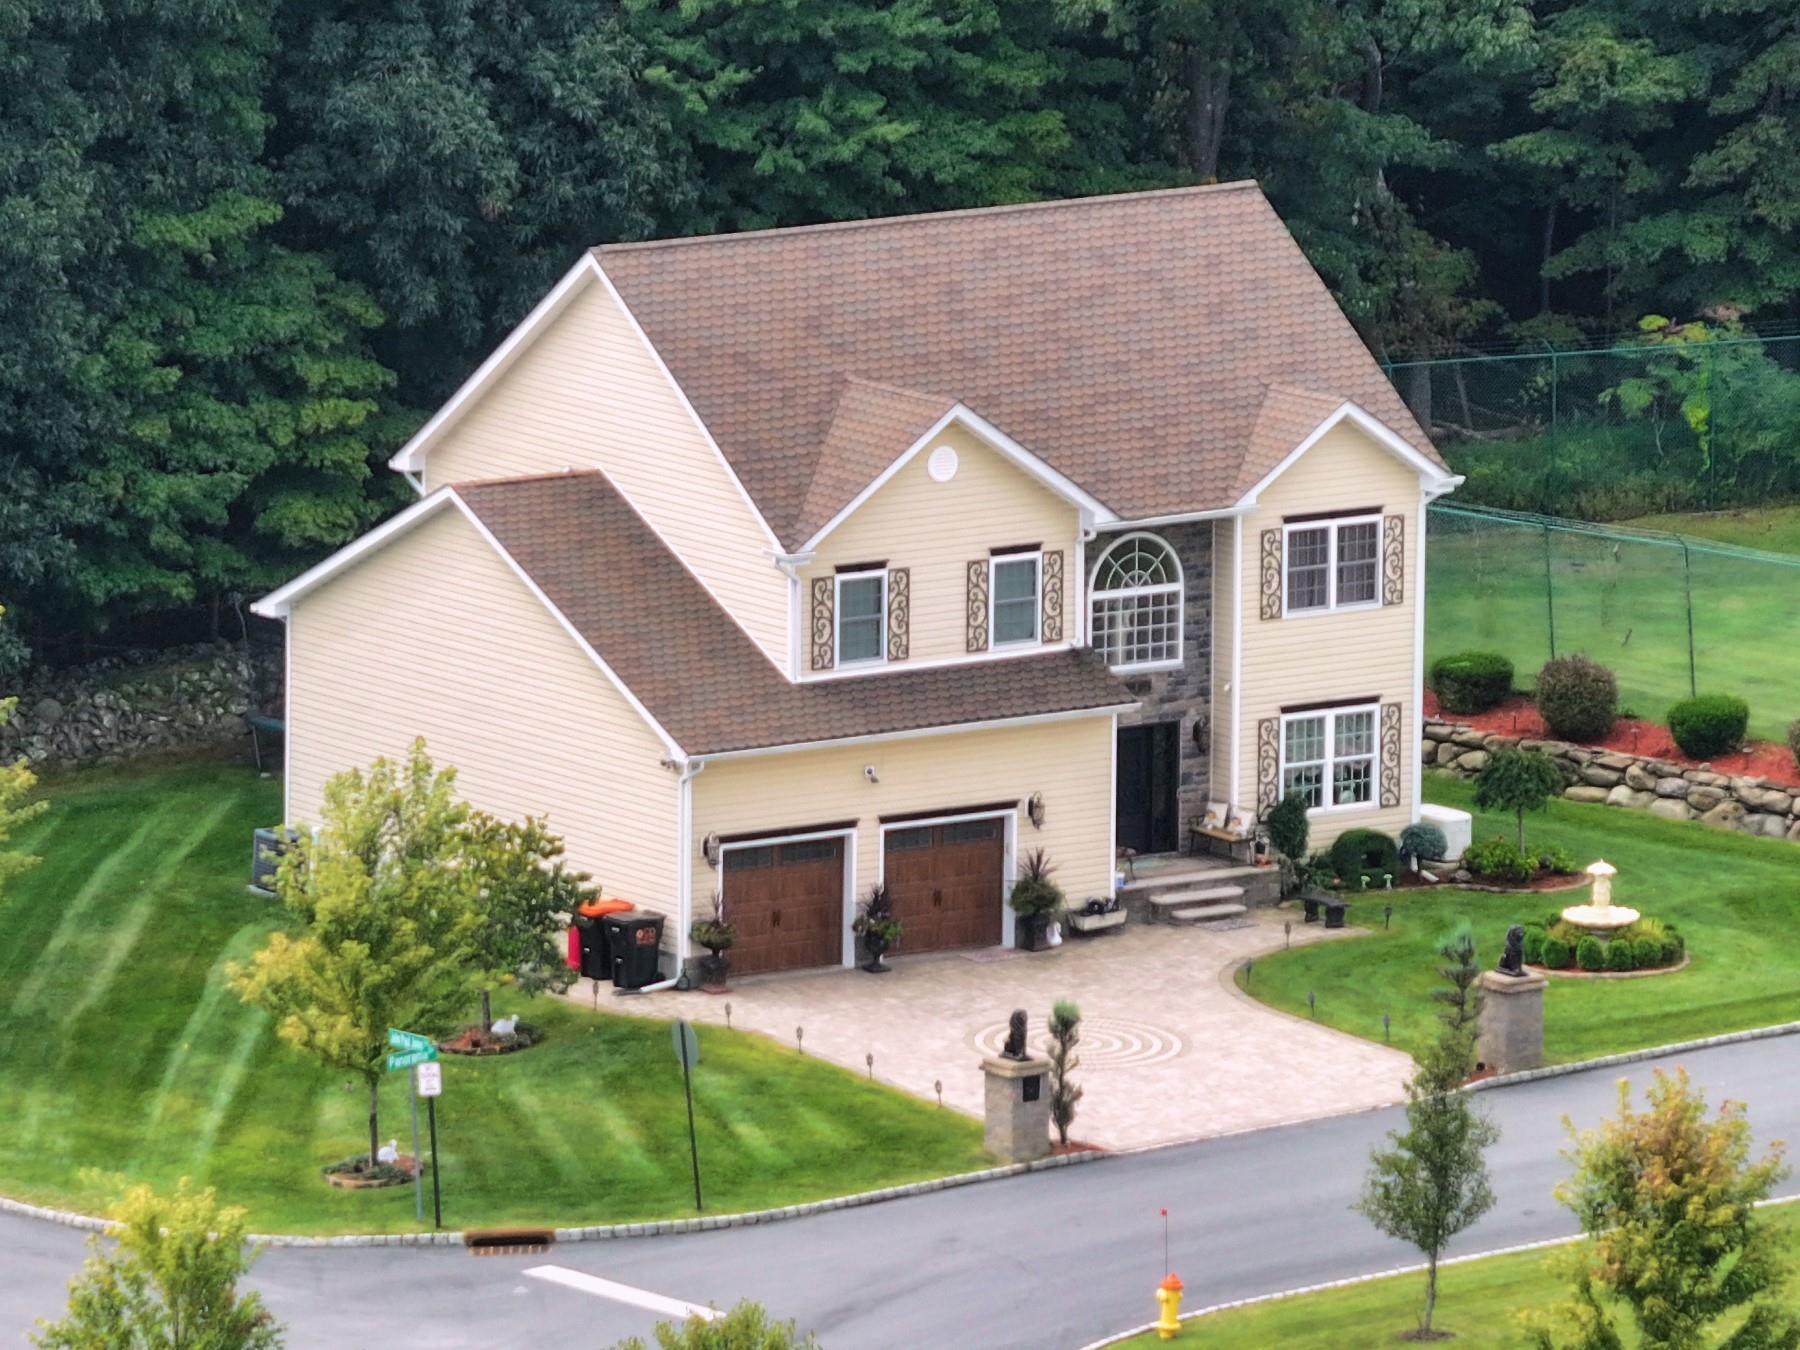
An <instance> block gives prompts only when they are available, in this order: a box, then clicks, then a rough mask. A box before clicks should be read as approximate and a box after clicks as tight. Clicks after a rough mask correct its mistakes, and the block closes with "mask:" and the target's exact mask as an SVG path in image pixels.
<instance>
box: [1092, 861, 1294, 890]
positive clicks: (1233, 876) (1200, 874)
mask: <svg viewBox="0 0 1800 1350" xmlns="http://www.w3.org/2000/svg"><path fill="white" fill-rule="evenodd" d="M1268 870H1269V869H1268V868H1266V867H1190V868H1185V869H1183V870H1182V871H1179V872H1177V871H1173V870H1171V871H1167V872H1153V873H1151V874H1150V875H1149V876H1143V877H1138V878H1136V879H1135V880H1132V881H1127V882H1126V883H1125V884H1124V885H1123V886H1121V887H1120V888H1119V890H1120V892H1121V893H1122V894H1126V895H1139V894H1142V893H1143V892H1145V891H1171V890H1173V891H1178V890H1184V889H1187V888H1189V887H1193V886H1214V885H1217V884H1218V883H1219V882H1221V881H1236V880H1237V879H1238V878H1240V877H1248V876H1255V875H1257V874H1258V873H1262V872H1266V871H1268Z"/></svg>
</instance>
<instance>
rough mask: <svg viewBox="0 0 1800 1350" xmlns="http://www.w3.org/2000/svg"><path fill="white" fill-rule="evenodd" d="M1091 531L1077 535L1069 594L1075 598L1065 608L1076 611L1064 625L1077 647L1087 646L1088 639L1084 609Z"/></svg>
mask: <svg viewBox="0 0 1800 1350" xmlns="http://www.w3.org/2000/svg"><path fill="white" fill-rule="evenodd" d="M1090 533H1091V531H1088V530H1077V531H1076V533H1075V575H1074V577H1073V578H1071V580H1070V582H1069V592H1070V595H1071V596H1072V597H1073V598H1072V599H1071V600H1070V601H1069V604H1068V605H1067V606H1066V607H1065V608H1068V609H1071V610H1073V611H1074V613H1073V614H1072V615H1071V616H1070V621H1069V622H1068V623H1065V624H1064V625H1063V627H1064V628H1066V629H1067V630H1068V633H1069V642H1070V643H1071V644H1072V645H1073V646H1076V647H1080V646H1083V645H1085V644H1086V642H1087V640H1088V638H1087V634H1088V627H1087V617H1086V615H1085V613H1084V608H1085V606H1086V605H1087V582H1086V579H1085V574H1086V572H1087V546H1088V535H1089V534H1090Z"/></svg>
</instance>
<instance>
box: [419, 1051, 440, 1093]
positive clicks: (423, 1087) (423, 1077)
mask: <svg viewBox="0 0 1800 1350" xmlns="http://www.w3.org/2000/svg"><path fill="white" fill-rule="evenodd" d="M413 1076H414V1078H415V1079H417V1086H418V1089H419V1095H420V1096H421V1097H441V1096H443V1095H444V1066H443V1065H442V1064H439V1063H438V1062H437V1061H436V1060H430V1061H428V1062H426V1063H424V1064H421V1065H419V1066H418V1067H417V1068H415V1069H414V1070H413Z"/></svg>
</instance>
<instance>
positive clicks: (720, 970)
mask: <svg viewBox="0 0 1800 1350" xmlns="http://www.w3.org/2000/svg"><path fill="white" fill-rule="evenodd" d="M697 964H698V965H699V967H700V987H701V988H702V989H705V990H707V991H709V992H716V993H722V992H724V989H725V977H726V976H727V975H728V974H729V973H730V971H731V962H730V961H729V960H727V959H726V958H725V957H724V956H721V955H720V954H719V953H718V952H713V953H711V954H709V955H707V956H703V957H701V958H700V960H699V962H698V963H697Z"/></svg>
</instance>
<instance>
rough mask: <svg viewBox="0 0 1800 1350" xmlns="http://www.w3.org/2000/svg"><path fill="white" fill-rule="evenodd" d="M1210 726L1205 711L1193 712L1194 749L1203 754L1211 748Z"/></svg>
mask: <svg viewBox="0 0 1800 1350" xmlns="http://www.w3.org/2000/svg"><path fill="white" fill-rule="evenodd" d="M1211 742H1212V726H1211V723H1210V722H1209V720H1208V718H1207V716H1206V714H1205V713H1195V714H1194V749H1196V750H1198V751H1199V752H1200V753H1201V754H1203V755H1204V754H1205V753H1206V752H1207V751H1208V750H1209V749H1211V748H1212V745H1211Z"/></svg>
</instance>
